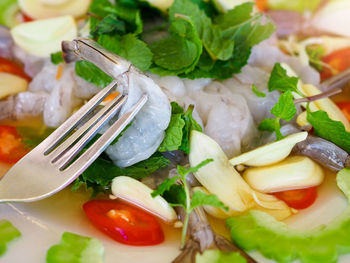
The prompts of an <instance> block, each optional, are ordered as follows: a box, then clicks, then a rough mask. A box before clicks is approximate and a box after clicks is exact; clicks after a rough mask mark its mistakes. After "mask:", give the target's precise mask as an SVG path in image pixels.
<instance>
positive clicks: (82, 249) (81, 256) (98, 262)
mask: <svg viewBox="0 0 350 263" xmlns="http://www.w3.org/2000/svg"><path fill="white" fill-rule="evenodd" d="M103 255H104V247H103V245H102V243H101V242H100V241H99V240H98V239H95V238H91V237H84V236H80V235H77V234H73V233H69V232H66V233H63V235H62V239H61V243H60V244H58V245H54V246H52V247H51V248H50V249H49V250H48V251H47V255H46V262H47V263H102V262H103V261H104V260H103Z"/></svg>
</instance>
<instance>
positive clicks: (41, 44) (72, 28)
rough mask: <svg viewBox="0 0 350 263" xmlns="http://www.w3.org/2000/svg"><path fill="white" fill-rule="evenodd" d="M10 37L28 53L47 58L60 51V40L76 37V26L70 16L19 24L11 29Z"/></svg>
mask: <svg viewBox="0 0 350 263" xmlns="http://www.w3.org/2000/svg"><path fill="white" fill-rule="evenodd" d="M38 32H40V34H39V33H38ZM11 35H12V37H13V40H14V41H15V43H16V44H17V45H18V46H19V47H21V48H22V49H24V50H25V51H27V52H28V53H30V54H32V55H35V56H39V57H49V56H50V54H51V53H54V52H57V51H59V50H61V42H62V40H73V39H74V38H76V37H77V25H76V23H75V21H74V19H73V17H72V16H61V17H56V18H50V19H42V20H36V21H33V22H28V23H23V24H20V25H18V26H15V27H14V28H12V30H11Z"/></svg>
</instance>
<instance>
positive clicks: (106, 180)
mask: <svg viewBox="0 0 350 263" xmlns="http://www.w3.org/2000/svg"><path fill="white" fill-rule="evenodd" d="M169 164H170V161H169V160H168V159H167V158H165V157H163V156H162V155H161V154H159V153H155V154H154V155H152V156H151V157H150V158H148V159H147V160H144V161H141V162H139V163H136V164H134V165H132V166H129V167H126V168H120V167H118V166H116V165H115V164H114V163H113V162H112V161H110V160H106V159H103V158H101V157H100V158H98V159H97V160H96V161H95V162H93V163H92V164H91V165H90V166H89V168H87V169H86V170H85V171H84V172H83V174H82V175H81V176H80V177H79V178H78V179H77V182H76V184H75V187H73V190H75V189H77V188H79V186H80V185H81V184H82V183H86V184H87V186H88V187H92V188H93V189H95V193H96V192H98V191H101V190H106V189H109V187H110V184H111V182H112V180H113V179H114V178H115V177H117V176H130V177H133V178H135V179H142V178H144V177H147V176H149V175H150V174H152V173H154V172H155V171H157V170H159V169H161V168H165V167H167V166H168V165H169Z"/></svg>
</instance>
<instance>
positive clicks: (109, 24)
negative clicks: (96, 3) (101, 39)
mask: <svg viewBox="0 0 350 263" xmlns="http://www.w3.org/2000/svg"><path fill="white" fill-rule="evenodd" d="M125 32H126V26H125V22H124V21H122V20H119V19H118V17H117V15H115V14H110V15H108V16H106V17H104V18H103V19H102V20H101V21H100V22H99V23H98V24H96V26H95V30H94V31H92V32H91V35H92V36H93V37H97V36H99V35H102V34H125Z"/></svg>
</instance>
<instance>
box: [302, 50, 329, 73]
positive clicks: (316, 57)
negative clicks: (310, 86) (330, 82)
mask: <svg viewBox="0 0 350 263" xmlns="http://www.w3.org/2000/svg"><path fill="white" fill-rule="evenodd" d="M306 53H307V55H308V57H309V60H310V64H311V66H312V67H314V68H315V69H316V70H318V71H322V69H323V65H324V62H323V61H322V57H323V56H324V55H325V54H326V50H325V48H324V47H323V46H321V45H312V46H307V47H306Z"/></svg>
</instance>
